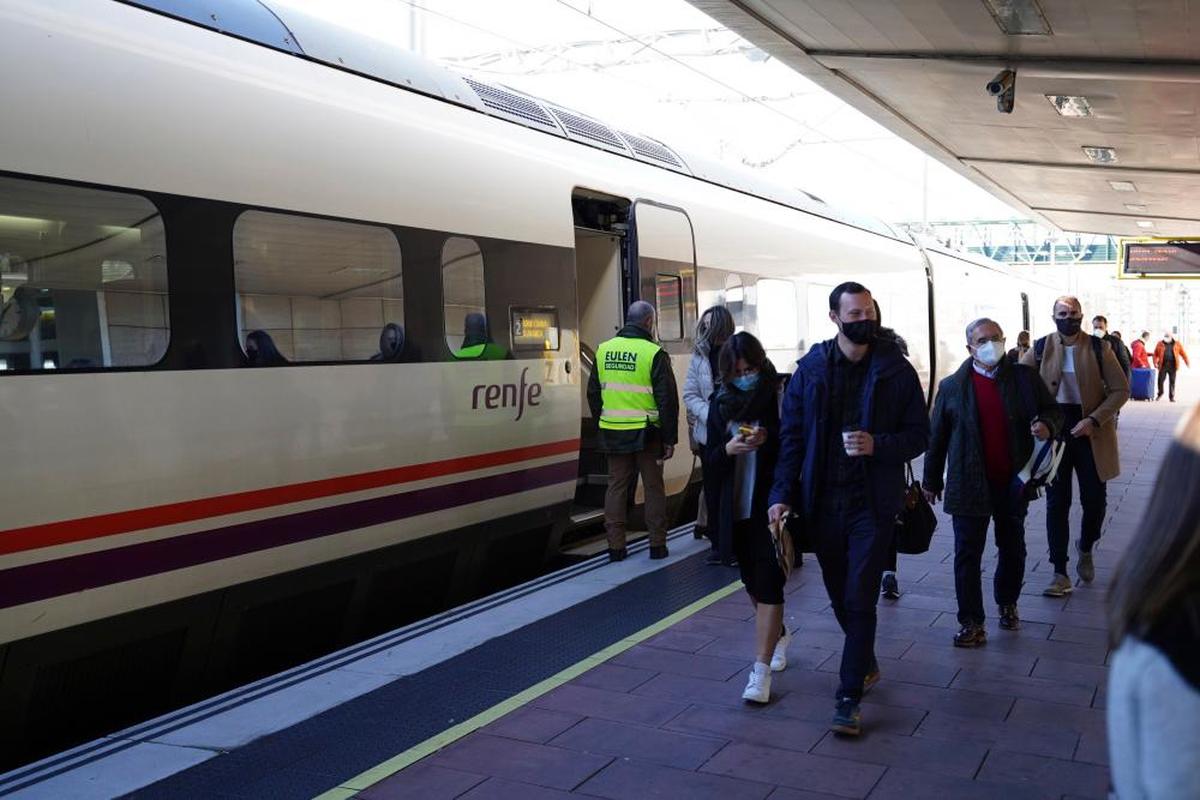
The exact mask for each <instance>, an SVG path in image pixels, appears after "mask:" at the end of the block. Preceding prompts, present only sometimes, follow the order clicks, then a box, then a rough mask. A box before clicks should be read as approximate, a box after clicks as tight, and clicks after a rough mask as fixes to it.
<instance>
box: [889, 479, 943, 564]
mask: <svg viewBox="0 0 1200 800" xmlns="http://www.w3.org/2000/svg"><path fill="white" fill-rule="evenodd" d="M905 472H906V474H907V476H908V488H906V489H905V490H904V508H902V509H900V513H899V514H897V515H896V527H895V536H896V552H897V553H904V554H905V555H910V556H915V555H920V554H921V553H925V552H928V551H929V542H930V540H932V539H933V532H934V531H935V530H936V529H937V515H936V514H934V513H933V507H932V506H930V505H929V501H928V500H926V499H925V493H924V492H922V491H921V484H920V482H919V481H917V480H916V479H915V478H914V477H913V471H912V462H911V461H910V462H908V463H907V464H905Z"/></svg>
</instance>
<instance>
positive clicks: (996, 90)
mask: <svg viewBox="0 0 1200 800" xmlns="http://www.w3.org/2000/svg"><path fill="white" fill-rule="evenodd" d="M1016 83H1017V73H1016V72H1015V71H1014V70H1011V69H1006V70H1002V71H1001V72H1000V73H999V74H998V75H996V77H994V78H992V79H991V80H990V81H988V85H987V91H988V94H990V95H992V96H993V97H995V96H996V95H1000V94H1003V93H1004V92H1007V91H1010V90H1011V89H1012V88H1013V87H1014V86H1015V85H1016Z"/></svg>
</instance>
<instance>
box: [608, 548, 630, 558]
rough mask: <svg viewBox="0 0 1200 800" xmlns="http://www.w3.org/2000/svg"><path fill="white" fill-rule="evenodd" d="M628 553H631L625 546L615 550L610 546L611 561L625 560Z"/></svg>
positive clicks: (609, 556)
mask: <svg viewBox="0 0 1200 800" xmlns="http://www.w3.org/2000/svg"><path fill="white" fill-rule="evenodd" d="M627 555H629V551H628V550H626V549H625V548H624V547H621V548H618V549H616V550H614V549H613V548H611V547H610V548H608V560H609V561H624V560H625V556H627Z"/></svg>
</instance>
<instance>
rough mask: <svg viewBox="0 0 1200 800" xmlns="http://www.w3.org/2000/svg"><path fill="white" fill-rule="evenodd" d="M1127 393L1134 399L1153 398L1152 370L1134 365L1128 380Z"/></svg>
mask: <svg viewBox="0 0 1200 800" xmlns="http://www.w3.org/2000/svg"><path fill="white" fill-rule="evenodd" d="M1129 394H1130V397H1132V398H1133V399H1134V400H1153V399H1154V370H1153V369H1148V368H1144V367H1136V368H1134V370H1133V376H1132V377H1131V379H1130V381H1129Z"/></svg>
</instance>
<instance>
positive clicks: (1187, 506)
mask: <svg viewBox="0 0 1200 800" xmlns="http://www.w3.org/2000/svg"><path fill="white" fill-rule="evenodd" d="M1108 606H1109V608H1108V620H1109V638H1110V640H1111V642H1112V644H1113V646H1114V647H1116V648H1117V650H1116V652H1115V653H1114V654H1113V656H1112V661H1111V668H1110V672H1109V676H1108V750H1109V758H1110V762H1111V765H1112V780H1113V785H1114V786H1115V787H1116V796H1117V797H1119V798H1121V800H1141V799H1142V798H1145V799H1146V800H1155V799H1156V798H1181V797H1200V408H1197V409H1195V410H1193V411H1192V413H1191V415H1190V416H1189V418H1188V419H1187V420H1186V421H1185V422H1184V423H1183V424H1182V425H1181V426H1180V427H1179V430H1178V431H1177V432H1176V438H1175V441H1174V442H1173V443H1172V444H1171V449H1170V450H1169V451H1168V452H1167V456H1166V458H1165V459H1164V460H1163V463H1162V467H1161V468H1160V469H1159V476H1158V482H1157V483H1156V485H1155V487H1154V494H1153V496H1152V497H1151V498H1150V504H1149V506H1147V509H1146V513H1145V515H1144V516H1143V517H1142V522H1141V525H1140V527H1139V528H1138V533H1137V536H1136V537H1135V538H1134V540H1133V543H1132V544H1131V545H1130V547H1129V549H1128V550H1127V551H1126V552H1125V556H1124V557H1123V558H1122V560H1121V563H1120V564H1119V565H1118V567H1117V573H1116V576H1115V578H1114V579H1113V584H1112V586H1111V588H1110V589H1109V595H1108Z"/></svg>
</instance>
